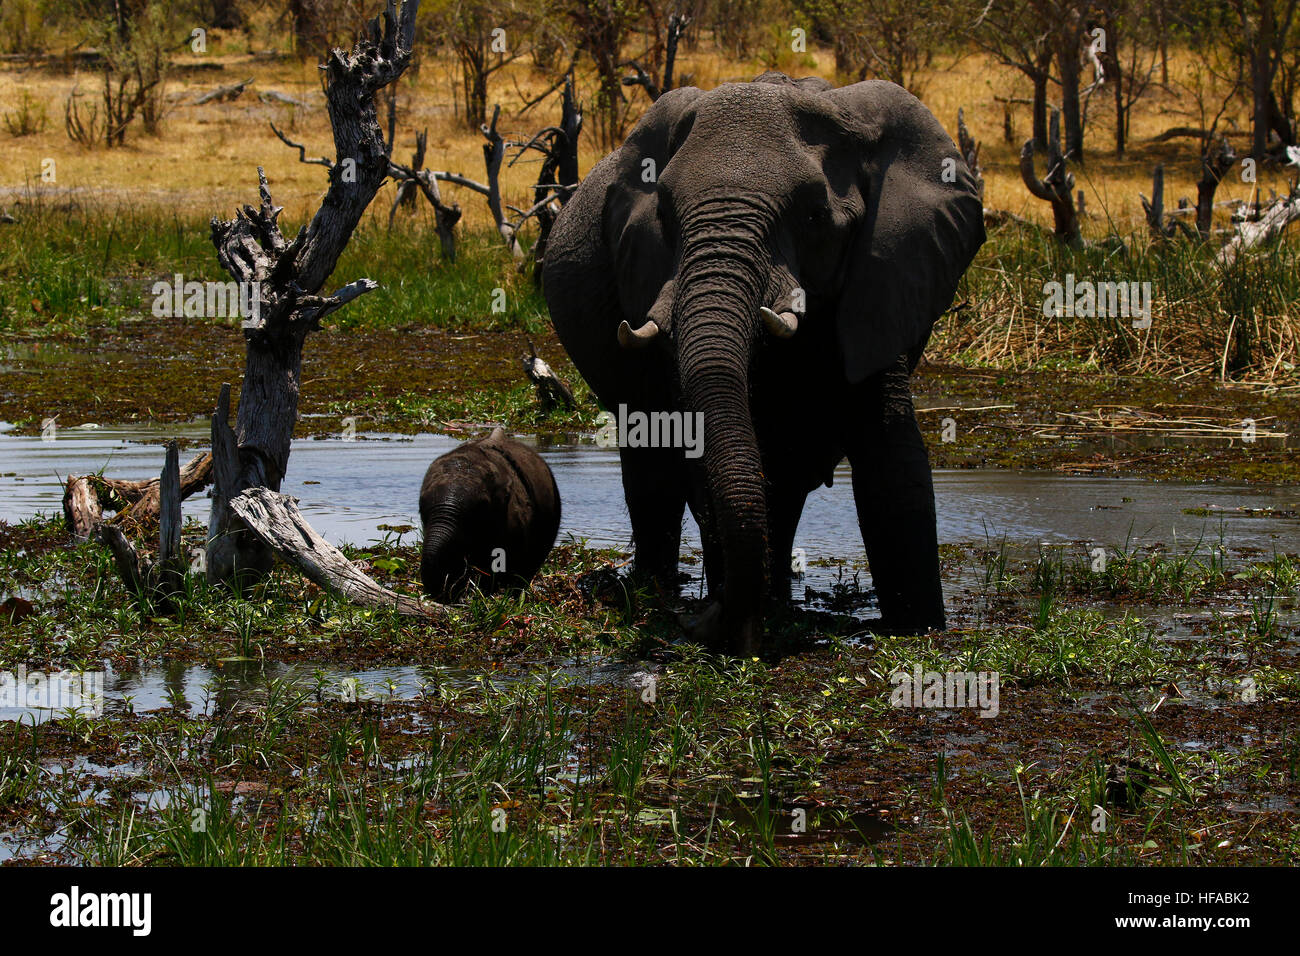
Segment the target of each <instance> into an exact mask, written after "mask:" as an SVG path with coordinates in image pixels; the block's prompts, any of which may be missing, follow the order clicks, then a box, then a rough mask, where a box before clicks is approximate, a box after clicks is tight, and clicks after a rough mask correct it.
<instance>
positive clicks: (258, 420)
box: [207, 0, 419, 588]
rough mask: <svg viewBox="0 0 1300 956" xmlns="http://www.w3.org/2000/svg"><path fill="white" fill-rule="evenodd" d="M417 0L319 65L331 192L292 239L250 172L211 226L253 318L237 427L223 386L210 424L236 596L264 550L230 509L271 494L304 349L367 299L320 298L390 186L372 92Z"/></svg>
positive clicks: (217, 557) (351, 293)
mask: <svg viewBox="0 0 1300 956" xmlns="http://www.w3.org/2000/svg"><path fill="white" fill-rule="evenodd" d="M418 7H419V2H418V0H405V2H403V3H402V5H401V9H400V12H399V9H398V5H397V0H388V3H387V6H386V9H385V11H384V14H383V24H382V26H381V24H380V18H378V17H376V18H375V19H373V20H371V21H370V22H369V23H368V24H367V26H366V29H365V30H364V31H363V33H362V35H361V37H360V39H358V41H357V43H356V45H355V46H354V47H353V49H352V52H351V53H350V54H349V53H344V52H343V51H341V50H333V51H332V52H331V53H330V55H329V57H328V59H327V60H326V63H325V66H324V71H325V76H326V102H327V105H328V110H329V116H330V124H331V127H332V128H333V131H334V145H335V152H336V155H337V161H336V162H335V163H334V165H333V166H332V167H330V187H329V190H328V192H327V193H326V195H325V198H324V201H323V202H322V205H321V208H320V209H319V210H318V211H317V213H316V215H315V217H314V218H313V219H312V221H311V223H310V224H309V225H307V226H306V227H304V228H302V229H301V230H300V231H299V232H298V234H297V236H295V237H294V238H293V239H292V240H286V239H285V237H284V235H283V234H282V233H281V232H280V227H279V224H278V222H277V219H278V217H279V215H280V208H279V207H277V206H275V205H274V204H273V203H272V201H271V190H270V187H269V185H268V184H267V181H266V175H265V173H264V172H263V171H262V169H261V168H260V167H259V168H258V180H259V190H258V191H259V193H260V197H261V202H260V204H259V206H258V207H256V208H254V207H253V206H245V207H244V208H243V209H242V210H240V211H239V213H238V214H237V215H236V217H235V218H234V219H233V220H230V221H221V220H217V219H214V220H213V222H212V241H213V244H214V245H215V246H216V249H217V258H218V260H219V261H220V262H221V265H222V267H223V268H225V270H226V271H227V272H228V273H229V274H230V275H231V277H232V278H234V279H235V280H236V281H238V282H248V283H256V285H255V286H254V288H255V289H257V301H258V306H259V308H258V313H257V317H256V318H255V319H253V318H246V319H245V321H244V338H245V343H246V346H247V358H246V361H245V367H244V382H243V386H242V389H241V392H240V401H239V411H238V418H237V422H236V427H235V428H234V429H231V427H230V425H229V422H228V418H229V405H230V391H229V388H228V387H223V389H222V394H221V397H220V399H219V401H218V403H217V411H216V414H215V415H214V416H213V421H212V456H213V468H214V473H215V479H216V480H215V488H214V490H213V496H212V512H211V516H210V518H209V521H208V550H207V574H208V579H209V580H210V581H214V582H224V583H229V584H232V585H234V586H235V587H237V588H238V587H240V586H241V585H243V584H245V583H247V582H249V581H250V580H256V579H258V578H260V577H262V576H264V575H265V574H266V572H267V571H268V570H269V569H270V566H271V558H272V554H271V549H270V548H269V547H268V546H267V544H266V542H265V541H264V540H263V539H262V538H261V537H259V536H258V535H256V534H254V533H252V532H250V530H249V528H248V526H247V525H246V524H245V523H244V521H243V520H242V519H241V518H240V517H239V515H238V513H237V511H236V510H235V509H233V508H232V501H234V500H235V499H236V498H238V497H239V496H240V495H241V494H243V493H244V492H246V491H247V490H249V489H256V488H266V489H269V490H271V491H278V490H279V488H280V483H281V482H282V481H283V479H284V475H285V470H286V468H287V466H288V459H289V448H290V442H291V440H292V438H293V430H294V424H295V422H296V420H297V417H298V394H299V386H300V381H301V374H302V349H303V344H304V342H305V340H306V338H307V336H308V335H309V334H310V333H312V332H314V331H316V330H317V329H319V328H320V322H321V319H323V318H324V317H325V316H327V315H329V314H330V313H331V312H333V311H335V310H336V309H339V308H342V307H343V306H344V305H346V304H347V303H348V302H350V301H351V300H352V299H355V298H356V297H357V296H359V295H362V294H364V293H366V292H369V291H371V290H372V289H374V288H376V287H377V284H376V283H375V282H373V281H372V280H370V279H358V280H356V281H354V282H351V283H349V284H347V285H345V286H343V287H342V288H340V289H339V290H338V291H336V292H335V293H334V294H333V295H331V296H325V297H322V296H320V295H318V293H319V291H320V289H321V287H322V286H323V285H324V284H325V282H326V281H327V280H328V279H329V276H330V274H331V273H332V272H333V271H334V267H335V265H336V264H337V262H338V258H339V255H340V254H341V253H342V251H343V248H344V246H345V245H346V244H347V241H348V239H349V238H350V237H351V235H352V232H353V230H355V229H356V226H357V224H358V223H359V222H360V220H361V216H362V214H363V213H364V212H365V210H366V207H367V206H369V205H370V202H371V200H372V199H374V197H375V194H376V193H377V192H378V191H379V188H380V186H382V185H383V183H384V181H385V179H387V178H388V172H389V160H388V148H387V146H386V144H385V142H384V135H383V131H382V130H381V129H380V126H379V117H378V112H377V109H376V105H375V93H376V91H378V90H379V89H381V88H383V87H384V86H386V85H387V84H389V83H391V82H393V81H394V80H395V79H397V77H398V76H400V75H401V73H402V71H403V70H404V69H405V68H406V65H407V63H408V62H409V60H410V57H411V44H412V41H413V39H414V35H415V14H416V10H417V9H418Z"/></svg>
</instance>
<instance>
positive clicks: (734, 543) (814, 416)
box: [543, 73, 984, 653]
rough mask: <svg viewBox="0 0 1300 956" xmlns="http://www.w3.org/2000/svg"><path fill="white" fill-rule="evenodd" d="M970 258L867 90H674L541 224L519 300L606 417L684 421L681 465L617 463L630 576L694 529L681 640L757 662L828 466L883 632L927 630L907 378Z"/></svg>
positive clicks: (903, 128) (934, 567)
mask: <svg viewBox="0 0 1300 956" xmlns="http://www.w3.org/2000/svg"><path fill="white" fill-rule="evenodd" d="M647 160H650V161H653V170H654V172H655V173H656V174H657V175H655V176H654V177H653V181H649V182H647V181H646V179H647V178H649V177H646V176H643V172H644V171H645V170H646V169H647V165H646V161H647ZM945 160H948V161H950V162H947V163H945ZM945 173H947V177H946V178H947V179H948V180H949V181H945ZM983 241H984V227H983V217H982V209H981V204H980V200H979V198H978V194H977V192H976V189H975V184H974V182H973V181H972V177H971V175H970V172H969V170H968V169H967V168H966V166H965V164H964V163H963V162H962V159H961V157H960V155H959V153H958V151H957V149H956V147H955V146H954V145H953V143H952V140H951V139H950V138H949V137H948V135H947V134H946V133H945V132H944V130H943V128H942V127H941V126H940V125H939V123H938V121H937V120H935V118H934V116H933V115H932V114H931V113H930V112H929V111H928V110H927V109H926V108H925V107H924V106H923V105H922V104H921V102H920V101H919V100H917V99H916V98H915V97H913V96H912V95H911V94H909V93H907V92H906V91H904V90H903V89H902V88H901V87H898V86H895V85H894V84H891V83H884V82H878V81H871V82H865V83H857V84H854V85H852V86H848V87H844V88H841V89H832V88H831V87H830V86H829V85H828V84H827V83H825V82H824V81H822V80H819V79H815V78H810V79H804V80H799V81H793V80H790V79H789V78H787V77H785V76H783V75H782V74H779V73H768V74H764V75H763V76H762V77H759V79H758V80H756V81H754V82H752V83H733V84H726V85H724V86H721V87H719V88H717V89H715V90H712V91H710V92H704V91H701V90H698V89H694V88H684V89H679V90H674V91H673V92H671V93H667V94H665V95H664V96H663V97H662V98H660V99H659V100H658V101H657V102H656V103H655V104H654V106H653V107H652V108H651V109H650V110H649V111H648V112H647V113H646V115H645V116H644V117H643V118H642V119H641V122H640V123H638V124H637V127H636V128H635V129H634V130H633V131H632V133H631V134H630V135H629V136H628V138H627V141H626V142H625V143H624V144H623V145H622V146H621V147H620V148H619V149H617V150H615V151H614V152H613V153H611V154H610V155H609V156H607V157H606V158H605V159H604V160H603V161H602V162H601V163H600V164H599V165H597V166H596V168H595V169H594V170H592V172H591V173H590V175H589V176H588V177H587V178H586V179H585V180H584V181H583V183H582V185H581V186H580V187H579V189H578V190H577V191H576V192H575V194H574V196H573V198H572V199H571V200H570V201H569V202H568V203H567V204H566V205H565V208H564V211H563V212H562V213H561V215H560V216H559V218H558V220H557V222H556V224H555V228H554V231H553V232H552V234H551V238H550V243H549V247H548V250H547V255H546V259H545V267H544V275H543V281H544V289H545V293H546V299H547V302H548V304H549V306H550V311H551V317H552V320H553V322H554V324H555V329H556V331H557V333H558V334H559V336H560V339H561V341H562V342H563V344H564V347H565V348H566V349H567V350H568V352H569V355H570V356H571V358H572V359H573V362H574V364H575V365H576V366H577V368H578V370H579V371H580V372H581V373H582V375H583V376H584V378H586V380H587V382H588V383H589V384H590V385H591V387H592V389H593V390H594V391H595V393H596V395H597V396H598V397H599V398H600V400H601V402H602V403H603V404H604V405H605V407H606V408H608V409H616V408H617V406H618V405H619V404H626V405H627V406H629V408H630V409H632V410H642V411H646V412H651V411H658V410H664V409H681V410H686V411H690V412H696V411H698V412H701V413H703V416H704V454H703V457H702V458H700V459H698V460H695V461H691V460H689V459H687V458H686V457H685V456H684V455H683V453H682V451H681V450H680V449H667V450H664V449H652V448H643V449H632V448H623V449H621V457H622V465H623V487H624V492H625V495H626V499H627V506H628V511H629V513H630V516H631V520H632V528H633V536H634V541H635V545H636V566H637V569H638V570H639V571H641V572H645V573H649V574H652V575H654V576H656V577H657V578H658V579H659V580H660V581H661V582H662V583H663V584H665V585H668V584H673V583H674V582H675V580H676V567H677V556H678V548H679V545H680V533H681V520H682V516H683V509H684V507H685V506H686V505H688V504H689V506H690V508H691V511H692V513H693V514H694V516H695V518H696V520H697V522H698V523H699V525H700V527H701V529H702V533H703V538H704V550H705V573H706V578H707V582H708V586H709V591H710V595H711V597H712V598H713V600H714V604H713V605H712V606H711V607H710V609H709V610H708V611H707V612H706V613H705V614H704V615H703V616H702V619H701V621H700V622H699V625H698V627H697V636H699V637H701V638H703V639H705V640H709V641H711V642H713V643H715V644H718V645H721V646H724V647H726V648H727V649H729V650H732V651H735V652H739V653H752V652H754V651H756V650H757V649H758V648H759V646H760V642H761V636H762V602H763V600H764V598H765V595H772V594H775V595H776V596H778V597H780V596H782V595H784V596H785V597H788V593H789V574H790V554H791V550H792V547H793V546H794V545H795V540H794V537H795V530H796V526H797V525H798V521H799V516H800V514H801V512H802V510H803V506H804V501H805V499H806V497H807V495H808V493H809V492H810V491H811V490H813V489H814V488H816V487H817V486H818V485H821V484H823V483H825V484H829V483H830V480H831V477H832V472H833V469H834V468H835V466H836V464H837V463H838V462H840V461H841V460H842V459H843V458H845V457H846V456H847V457H848V459H849V462H850V463H851V465H852V468H853V493H854V501H855V504H856V509H857V516H858V523H859V526H860V528H861V531H862V536H863V541H864V543H865V545H866V551H867V557H868V560H869V562H870V565H871V572H872V578H873V581H874V584H875V587H876V590H877V592H878V597H879V602H880V608H881V614H882V618H883V622H884V624H885V625H887V626H889V627H892V628H895V629H898V630H904V631H922V630H925V629H927V628H942V627H943V626H944V624H945V619H944V609H943V592H942V590H941V588H940V584H939V563H938V548H937V543H936V536H935V513H934V492H933V488H932V485H931V477H930V465H929V460H928V458H927V455H926V450H925V444H924V442H923V441H922V439H921V433H920V430H919V428H918V427H917V423H916V417H915V414H914V412H913V408H912V398H911V391H910V388H909V385H908V378H909V376H910V374H911V372H912V371H913V370H914V368H915V366H916V363H917V362H918V361H919V359H920V356H921V352H922V350H923V349H924V347H925V344H926V342H927V341H928V339H929V335H930V330H931V327H932V326H933V324H934V322H935V321H936V320H937V319H938V317H939V316H940V315H941V314H942V313H943V312H944V311H945V310H946V309H947V308H948V307H949V305H950V304H951V302H952V298H953V295H954V293H955V291H956V288H957V283H958V280H959V279H960V277H961V275H962V273H963V272H964V271H965V270H966V267H967V266H968V265H969V264H970V262H971V259H972V258H973V257H974V255H975V252H976V251H977V250H978V249H979V247H980V245H981V244H982V243H983ZM796 289H803V290H804V291H805V292H806V299H807V301H806V312H805V313H804V314H803V315H799V316H796V318H797V319H798V327H797V330H796V331H795V332H794V334H793V335H791V336H789V337H778V336H777V335H775V334H774V333H773V331H772V328H773V327H772V326H770V325H769V324H768V322H767V320H765V319H764V317H763V316H762V314H761V313H760V308H761V307H764V306H766V307H770V308H771V309H772V310H773V311H774V312H775V313H778V314H779V313H782V312H787V311H789V312H792V311H793V309H792V306H794V305H795V304H796V303H795V301H794V299H793V294H794V290H796ZM623 321H626V322H627V323H628V326H629V328H628V329H624V330H623V342H622V343H620V335H619V327H620V323H621V322H623ZM649 322H653V323H654V325H650V324H648V323H649ZM656 327H657V328H658V329H659V332H658V334H657V335H653V330H654V329H655V328H656ZM632 330H640V339H649V341H648V342H643V341H640V339H638V338H637V337H636V336H633V335H630V334H629V333H630V332H631V331H632ZM787 331H788V330H787Z"/></svg>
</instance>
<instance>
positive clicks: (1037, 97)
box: [1031, 71, 1048, 149]
mask: <svg viewBox="0 0 1300 956" xmlns="http://www.w3.org/2000/svg"><path fill="white" fill-rule="evenodd" d="M1047 80H1048V76H1047V73H1046V71H1044V72H1042V73H1036V74H1034V77H1033V82H1034V105H1033V106H1032V107H1031V109H1032V110H1033V111H1034V116H1033V124H1034V128H1033V136H1034V139H1033V143H1034V148H1035V149H1047Z"/></svg>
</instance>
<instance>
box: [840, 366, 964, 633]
mask: <svg viewBox="0 0 1300 956" xmlns="http://www.w3.org/2000/svg"><path fill="white" fill-rule="evenodd" d="M909 366H910V363H909V362H908V361H907V360H906V357H901V358H900V359H899V362H898V363H897V364H896V365H895V366H893V367H892V368H890V369H888V370H887V371H885V372H882V373H880V374H878V375H875V376H872V377H871V378H869V379H868V380H867V381H865V382H863V383H862V385H861V386H859V387H858V388H856V389H854V390H853V394H854V395H855V398H854V399H852V400H851V404H852V405H853V406H854V407H855V408H856V409H858V410H859V412H860V414H861V416H862V419H861V422H862V427H858V428H855V429H854V432H855V434H854V435H853V440H852V441H851V443H850V446H849V449H848V457H849V462H850V464H851V465H852V466H853V499H854V503H855V504H856V505H857V512H858V525H859V527H860V528H861V529H862V541H863V544H864V545H865V546H866V550H867V561H868V562H869V563H870V565H871V579H872V582H873V584H874V585H875V588H876V595H877V598H878V600H879V602H880V616H881V622H882V624H884V625H885V626H886V627H887V628H889V629H891V630H895V631H900V632H911V633H920V632H923V631H926V630H929V629H936V630H942V629H943V628H944V627H946V626H947V622H946V619H945V616H944V609H943V587H942V585H941V584H940V582H939V543H938V534H937V530H936V527H935V507H934V485H933V480H932V478H931V474H930V458H929V455H928V454H927V453H926V450H925V441H924V440H923V439H922V437H921V429H920V427H919V426H918V425H917V422H916V412H915V410H914V409H913V407H912V393H911V389H910V388H909V385H908V379H909V377H910V375H909V372H910V368H909Z"/></svg>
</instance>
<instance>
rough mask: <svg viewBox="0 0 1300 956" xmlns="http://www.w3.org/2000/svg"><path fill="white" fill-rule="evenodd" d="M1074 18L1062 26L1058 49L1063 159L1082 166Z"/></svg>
mask: <svg viewBox="0 0 1300 956" xmlns="http://www.w3.org/2000/svg"><path fill="white" fill-rule="evenodd" d="M1076 20H1077V15H1075V14H1073V13H1072V14H1071V15H1070V17H1069V18H1068V20H1067V22H1066V23H1065V24H1064V25H1062V27H1061V32H1060V35H1059V39H1058V46H1057V69H1058V70H1059V71H1060V74H1061V119H1062V120H1063V121H1064V123H1065V155H1066V156H1068V157H1069V158H1070V159H1072V160H1074V161H1075V162H1076V163H1082V162H1083V114H1082V110H1081V107H1080V104H1079V74H1080V68H1079V34H1080V27H1079V25H1078V24H1077V22H1076Z"/></svg>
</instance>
